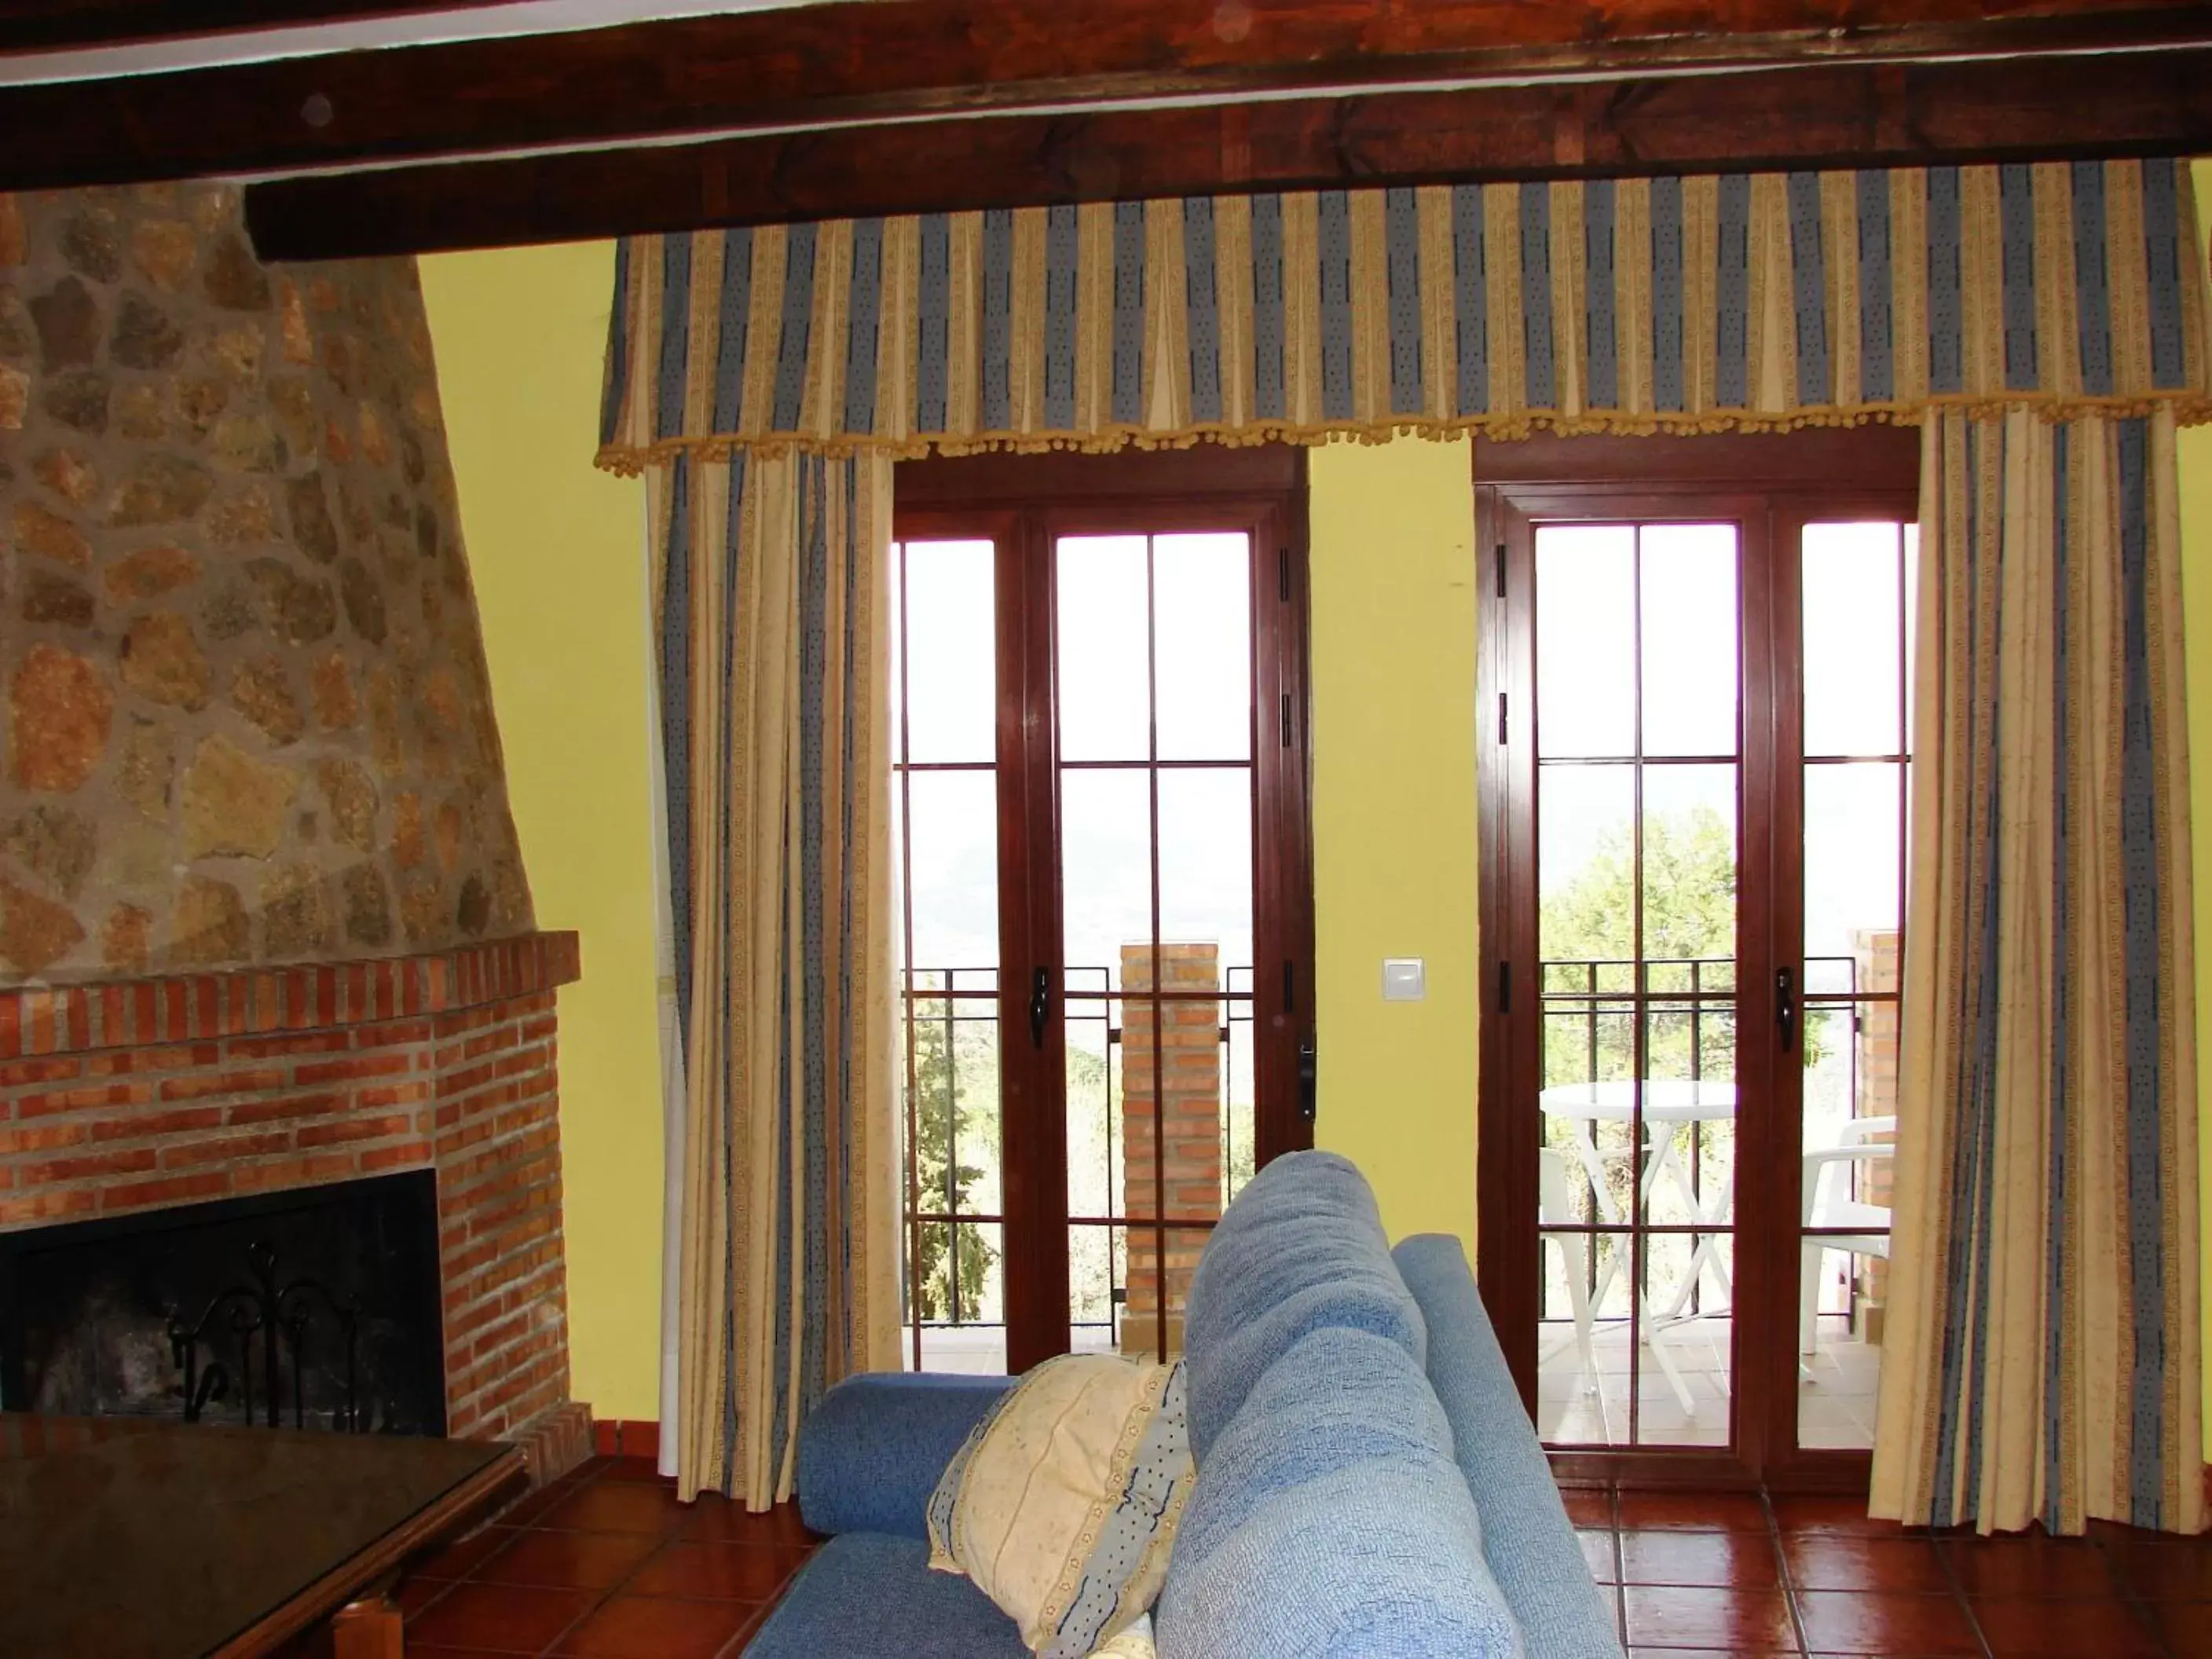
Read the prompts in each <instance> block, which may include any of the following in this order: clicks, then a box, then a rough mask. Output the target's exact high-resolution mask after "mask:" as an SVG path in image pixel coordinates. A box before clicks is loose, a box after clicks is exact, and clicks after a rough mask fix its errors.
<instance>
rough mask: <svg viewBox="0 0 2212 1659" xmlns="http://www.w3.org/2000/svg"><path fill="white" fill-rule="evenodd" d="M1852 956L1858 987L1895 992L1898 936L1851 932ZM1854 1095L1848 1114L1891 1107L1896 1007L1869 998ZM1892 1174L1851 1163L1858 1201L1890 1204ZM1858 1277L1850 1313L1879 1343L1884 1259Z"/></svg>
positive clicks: (1885, 1111)
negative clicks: (1856, 969)
mask: <svg viewBox="0 0 2212 1659" xmlns="http://www.w3.org/2000/svg"><path fill="white" fill-rule="evenodd" d="M1851 947H1852V954H1853V956H1854V957H1856V958H1857V966H1858V988H1859V989H1860V990H1862V991H1875V992H1887V993H1889V994H1895V993H1896V991H1897V989H1898V987H1899V983H1900V982H1901V980H1902V967H1903V963H1902V962H1901V960H1900V957H1899V948H1898V947H1899V936H1898V934H1897V932H1896V930H1895V929H1893V928H1888V929H1882V930H1881V931H1877V932H1871V933H1857V934H1855V935H1853V937H1852V940H1851ZM1858 1025H1859V1029H1858V1035H1857V1037H1856V1038H1855V1039H1854V1040H1855V1041H1856V1042H1857V1047H1858V1052H1857V1056H1856V1058H1857V1064H1858V1075H1859V1088H1858V1098H1857V1099H1856V1100H1854V1101H1853V1102H1852V1103H1851V1115H1853V1116H1854V1117H1889V1116H1893V1115H1895V1113H1896V1111H1897V1099H1898V1091H1897V1084H1898V1067H1897V1051H1898V1040H1897V1039H1898V1025H1899V1020H1898V1005H1897V1004H1896V1003H1894V1002H1869V1003H1862V1004H1860V1005H1859V1022H1858ZM1896 1179H1897V1172H1896V1170H1894V1168H1893V1167H1892V1165H1891V1164H1890V1162H1889V1160H1888V1159H1887V1158H1881V1159H1876V1160H1875V1161H1874V1162H1872V1163H1869V1164H1859V1165H1858V1166H1857V1194H1858V1197H1859V1199H1860V1200H1861V1201H1862V1202H1863V1203H1868V1204H1879V1205H1881V1206H1884V1207H1885V1208H1889V1207H1892V1206H1894V1204H1895V1201H1896V1200H1894V1199H1893V1197H1892V1193H1893V1188H1894V1185H1895V1182H1896ZM1858 1269H1859V1279H1858V1285H1857V1290H1856V1291H1855V1295H1856V1297H1857V1301H1856V1305H1855V1307H1854V1310H1853V1311H1854V1312H1856V1313H1857V1316H1858V1318H1857V1328H1858V1330H1859V1332H1860V1334H1861V1335H1863V1337H1864V1338H1865V1340H1867V1341H1869V1342H1872V1343H1875V1344H1879V1343H1880V1342H1881V1325H1882V1315H1883V1312H1884V1310H1885V1309H1886V1308H1887V1304H1888V1301H1889V1263H1887V1261H1882V1260H1881V1258H1880V1257H1878V1256H1869V1257H1866V1258H1864V1259H1863V1260H1862V1261H1860V1262H1859V1263H1858Z"/></svg>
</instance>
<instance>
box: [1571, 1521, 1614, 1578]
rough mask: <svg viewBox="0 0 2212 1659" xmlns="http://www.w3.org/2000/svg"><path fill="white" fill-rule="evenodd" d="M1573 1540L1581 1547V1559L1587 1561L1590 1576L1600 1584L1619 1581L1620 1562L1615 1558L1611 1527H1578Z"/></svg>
mask: <svg viewBox="0 0 2212 1659" xmlns="http://www.w3.org/2000/svg"><path fill="white" fill-rule="evenodd" d="M1575 1541H1576V1542H1577V1544H1580V1545H1581V1546H1582V1547H1583V1560H1585V1561H1587V1562H1589V1570H1590V1577H1593V1578H1595V1579H1596V1580H1597V1582H1598V1583H1601V1584H1613V1583H1620V1561H1619V1560H1618V1559H1616V1552H1615V1551H1614V1548H1613V1533H1612V1530H1611V1528H1577V1530H1576V1532H1575Z"/></svg>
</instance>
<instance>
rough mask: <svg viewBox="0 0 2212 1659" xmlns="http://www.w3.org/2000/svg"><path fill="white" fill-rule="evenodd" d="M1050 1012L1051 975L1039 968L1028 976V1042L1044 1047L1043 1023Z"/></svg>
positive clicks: (1046, 970)
mask: <svg viewBox="0 0 2212 1659" xmlns="http://www.w3.org/2000/svg"><path fill="white" fill-rule="evenodd" d="M1051 1012H1052V975H1051V974H1050V972H1049V971H1048V969H1042V968H1040V969H1037V970H1036V972H1035V973H1034V974H1032V975H1030V1042H1032V1043H1033V1044H1035V1045H1036V1047H1037V1048H1043V1047H1044V1023H1045V1019H1046V1018H1047V1016H1048V1015H1049V1014H1050V1013H1051Z"/></svg>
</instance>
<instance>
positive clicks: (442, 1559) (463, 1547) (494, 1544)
mask: <svg viewBox="0 0 2212 1659" xmlns="http://www.w3.org/2000/svg"><path fill="white" fill-rule="evenodd" d="M520 1536H521V1534H520V1533H518V1532H517V1531H515V1529H514V1528H512V1527H508V1526H497V1527H486V1528H484V1529H483V1531H482V1532H479V1533H477V1534H475V1535H474V1536H473V1537H470V1538H464V1539H462V1540H461V1541H459V1543H456V1544H448V1545H447V1546H446V1547H445V1548H443V1549H441V1550H440V1551H439V1552H438V1553H436V1554H435V1555H431V1556H426V1557H424V1558H423V1559H422V1560H421V1561H419V1562H415V1563H412V1564H410V1565H409V1567H408V1569H407V1576H408V1577H410V1578H465V1577H468V1576H469V1574H470V1572H471V1571H472V1570H473V1569H475V1568H476V1567H477V1566H478V1565H481V1564H482V1563H483V1559H484V1558H485V1557H486V1556H488V1555H489V1554H491V1553H493V1552H494V1551H495V1550H501V1549H505V1548H506V1547H507V1546H508V1545H509V1544H512V1543H513V1541H515V1540H516V1539H517V1538H519V1537H520Z"/></svg>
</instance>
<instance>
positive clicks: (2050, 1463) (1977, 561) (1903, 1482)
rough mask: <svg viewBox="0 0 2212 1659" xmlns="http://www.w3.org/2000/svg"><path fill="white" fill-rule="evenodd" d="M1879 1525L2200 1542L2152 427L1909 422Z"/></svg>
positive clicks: (2182, 820) (2166, 470)
mask: <svg viewBox="0 0 2212 1659" xmlns="http://www.w3.org/2000/svg"><path fill="white" fill-rule="evenodd" d="M1922 456H1923V459H1922V464H1921V488H1922V492H1923V502H1922V511H1921V524H1922V531H1921V535H1922V541H1921V547H1922V555H1921V560H1922V565H1921V584H1920V600H1919V604H1920V613H1919V614H1920V617H1921V624H1920V627H1921V648H1920V651H1919V661H1918V664H1917V708H1916V714H1915V740H1916V744H1917V753H1918V754H1919V755H1920V756H1921V757H1923V758H1922V760H1921V761H1920V762H1919V763H1918V764H1917V768H1916V770H1917V777H1916V779H1915V781H1914V787H1913V799H1912V848H1911V854H1912V864H1911V899H1910V912H1911V918H1912V925H1911V930H1910V933H1909V937H1908V941H1907V945H1906V957H1905V996H1904V1009H1905V1033H1904V1050H1903V1053H1904V1076H1903V1079H1902V1081H1901V1094H1900V1100H1899V1113H1898V1118H1899V1149H1898V1155H1897V1160H1896V1167H1897V1180H1898V1187H1897V1200H1896V1208H1895V1217H1896V1221H1895V1227H1896V1237H1895V1256H1894V1265H1893V1269H1892V1276H1891V1279H1890V1284H1891V1287H1892V1288H1891V1305H1890V1319H1889V1324H1888V1333H1887V1336H1886V1338H1885V1342H1884V1352H1883V1361H1882V1363H1883V1376H1882V1395H1881V1408H1880V1409H1881V1414H1880V1419H1879V1429H1878V1432H1877V1434H1876V1436H1875V1472H1874V1512H1875V1514H1876V1515H1879V1516H1888V1517H1892V1518H1895V1519H1899V1520H1904V1521H1908V1522H1924V1523H1928V1524H1932V1525H1935V1526H1939V1527H1941V1526H1949V1525H1954V1524H1960V1523H1972V1524H1973V1525H1975V1526H1977V1527H1978V1528H1980V1529H1981V1530H1982V1531H1984V1532H1989V1531H1991V1530H1995V1529H2005V1530H2010V1529H2015V1528H2021V1527H2025V1526H2027V1524H2028V1523H2029V1522H2031V1521H2035V1520H2040V1521H2041V1522H2043V1523H2044V1524H2045V1526H2046V1527H2048V1528H2050V1529H2051V1530H2052V1531H2054V1532H2069V1533H2070V1532H2080V1531H2081V1530H2082V1528H2083V1526H2084V1523H2085V1522H2086V1521H2087V1520H2089V1519H2092V1518H2101V1519H2106V1520H2112V1521H2118V1522H2127V1523H2130V1524H2132V1525H2136V1526H2142V1527H2157V1528H2166V1529H2169V1530H2175V1531H2181V1532H2196V1531H2199V1530H2201V1529H2202V1528H2203V1526H2204V1524H2205V1519H2206V1516H2205V1509H2204V1492H2203V1433H2202V1425H2201V1421H2200V1414H2201V1409H2202V1407H2201V1395H2200V1378H2201V1375H2202V1372H2201V1364H2202V1347H2201V1344H2200V1340H2199V1304H2198V1301H2197V1294H2198V1289H2197V1275H2198V1266H2199V1261H2200V1256H2199V1254H2198V1238H2197V1231H2198V1212H2197V1054H2196V1001H2195V994H2194V987H2195V985H2196V970H2195V965H2194V962H2193V958H2192V952H2191V915H2192V910H2191V877H2190V856H2189V854H2190V843H2189V811H2188V805H2189V775H2188V774H2189V763H2188V740H2187V733H2186V731H2185V714H2186V710H2185V700H2184V687H2183V678H2182V642H2181V587H2180V582H2181V571H2180V554H2181V549H2180V541H2179V533H2180V532H2179V508H2178V506H2177V499H2176V483H2175V465H2174V441H2173V426H2172V416H2171V415H2170V414H2166V413H2161V414H2160V415H2159V416H2155V417H2154V418H2151V419H2148V420H2144V419H2128V420H2103V419H2097V418H2085V419H2081V420H2077V421H2072V422H2063V423H2059V424H2051V423H2046V422H2041V421H2038V420H2036V419H2034V418H2033V417H2032V416H2027V415H2025V414H2014V415H2011V416H2006V417H2004V418H2002V419H2001V420H1996V421H1980V420H1974V419H1970V418H1967V417H1966V416H1957V415H1947V416H1942V417H1941V418H1940V419H1936V420H1934V421H1931V422H1929V424H1928V426H1927V428H1926V435H1925V437H1924V440H1923V451H1922Z"/></svg>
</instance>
